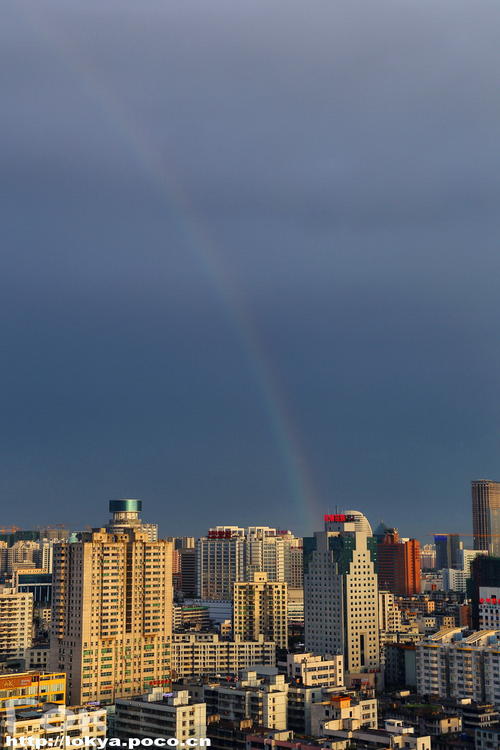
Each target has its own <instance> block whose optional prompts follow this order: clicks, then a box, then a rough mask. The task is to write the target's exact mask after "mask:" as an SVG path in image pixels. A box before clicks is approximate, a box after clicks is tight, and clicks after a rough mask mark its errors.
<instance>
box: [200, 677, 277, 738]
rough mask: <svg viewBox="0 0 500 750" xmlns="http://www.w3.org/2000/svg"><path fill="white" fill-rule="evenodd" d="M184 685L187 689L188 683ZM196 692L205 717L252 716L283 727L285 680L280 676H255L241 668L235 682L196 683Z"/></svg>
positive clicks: (270, 726) (274, 727) (230, 718)
mask: <svg viewBox="0 0 500 750" xmlns="http://www.w3.org/2000/svg"><path fill="white" fill-rule="evenodd" d="M186 688H187V689H189V690H190V691H191V687H190V686H189V685H186ZM196 691H197V694H198V695H203V699H204V701H205V703H206V705H207V715H208V716H212V715H214V714H216V715H218V716H220V717H221V718H223V719H228V720H230V721H239V720H241V719H253V720H254V721H256V722H257V723H258V724H260V725H261V726H265V727H268V728H269V729H286V728H287V693H288V683H287V682H286V681H285V676H284V675H281V674H271V675H267V676H259V675H258V674H257V672H254V671H250V670H248V671H246V670H245V671H243V672H242V673H241V677H240V679H239V680H238V681H237V682H234V683H228V682H217V683H215V682H210V683H207V684H205V685H203V686H201V687H200V686H196ZM193 694H195V691H193Z"/></svg>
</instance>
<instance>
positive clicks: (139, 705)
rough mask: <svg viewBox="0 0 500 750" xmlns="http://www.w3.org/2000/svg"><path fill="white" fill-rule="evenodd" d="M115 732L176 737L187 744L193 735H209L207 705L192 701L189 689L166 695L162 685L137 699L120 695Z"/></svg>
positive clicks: (180, 742)
mask: <svg viewBox="0 0 500 750" xmlns="http://www.w3.org/2000/svg"><path fill="white" fill-rule="evenodd" d="M114 733H115V736H116V737H119V738H123V739H127V738H128V737H137V738H139V739H144V738H152V739H156V738H157V737H166V738H169V737H175V738H176V739H177V740H178V743H179V745H180V746H181V747H184V746H186V747H187V746H188V745H186V744H185V743H186V741H189V740H190V738H192V737H194V738H197V739H200V738H203V737H206V734H207V717H206V704H205V703H202V702H199V701H195V700H192V699H191V698H190V696H189V692H188V691H187V690H182V691H178V692H173V693H169V694H165V691H164V689H163V688H155V689H154V690H153V691H152V692H151V693H148V694H145V695H142V696H139V697H136V698H130V699H129V698H118V700H117V701H116V709H115V717H114Z"/></svg>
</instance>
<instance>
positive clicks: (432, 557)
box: [420, 544, 436, 570]
mask: <svg viewBox="0 0 500 750" xmlns="http://www.w3.org/2000/svg"><path fill="white" fill-rule="evenodd" d="M420 564H421V566H422V570H434V569H435V567H436V547H435V545H434V544H424V546H423V547H422V549H421V550H420Z"/></svg>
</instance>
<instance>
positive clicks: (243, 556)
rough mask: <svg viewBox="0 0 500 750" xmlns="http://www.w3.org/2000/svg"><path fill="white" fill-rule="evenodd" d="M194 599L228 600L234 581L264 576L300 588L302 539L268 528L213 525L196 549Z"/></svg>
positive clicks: (288, 532)
mask: <svg viewBox="0 0 500 750" xmlns="http://www.w3.org/2000/svg"><path fill="white" fill-rule="evenodd" d="M196 559H197V578H198V596H199V597H200V598H201V599H218V600H229V599H231V597H232V593H233V584H234V583H235V582H236V581H253V576H254V573H267V575H268V579H269V580H270V581H283V582H285V583H287V584H288V585H289V586H290V588H302V539H298V538H297V537H295V536H294V535H293V534H292V533H291V532H290V531H288V530H286V529H285V530H280V529H273V528H270V527H268V526H249V527H248V528H242V527H240V526H215V528H212V529H210V530H209V532H208V534H207V536H206V537H202V538H201V539H199V540H198V543H197V547H196Z"/></svg>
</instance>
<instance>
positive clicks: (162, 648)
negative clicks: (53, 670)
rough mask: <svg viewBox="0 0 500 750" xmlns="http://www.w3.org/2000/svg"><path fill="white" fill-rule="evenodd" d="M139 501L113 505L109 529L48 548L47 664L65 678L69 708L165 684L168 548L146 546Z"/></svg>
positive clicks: (110, 700)
mask: <svg viewBox="0 0 500 750" xmlns="http://www.w3.org/2000/svg"><path fill="white" fill-rule="evenodd" d="M140 510H141V501H140V500H112V501H111V502H110V511H111V512H112V514H113V515H112V519H111V522H110V524H109V525H108V527H107V529H105V528H100V529H93V530H92V531H91V532H84V533H82V534H80V540H79V541H77V542H71V543H61V544H57V545H56V546H55V548H54V572H53V601H52V633H51V648H50V660H49V663H50V664H55V665H57V669H60V670H63V671H64V672H66V674H67V676H68V692H69V700H70V703H73V704H80V703H87V702H89V701H101V702H102V703H113V702H114V700H115V698H117V697H119V696H120V697H123V696H129V695H137V694H139V693H143V692H146V691H147V690H148V689H149V688H150V687H151V684H152V683H153V684H155V685H158V684H168V683H169V670H170V639H171V628H172V545H171V543H170V542H167V541H164V540H160V541H157V542H151V541H149V533H148V531H146V532H144V531H143V530H142V528H141V521H140V517H139V513H140Z"/></svg>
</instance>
